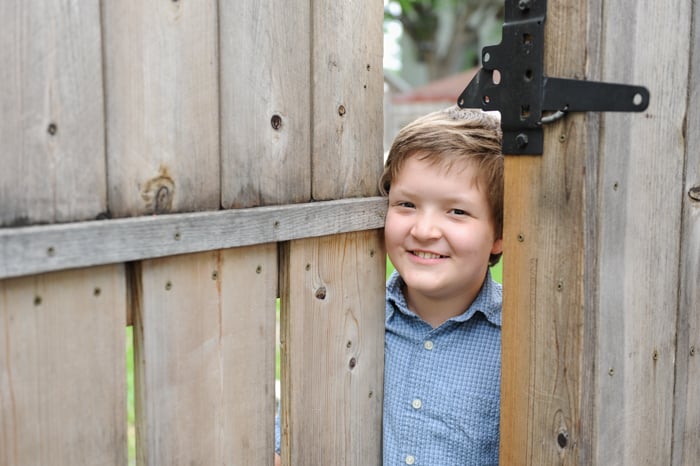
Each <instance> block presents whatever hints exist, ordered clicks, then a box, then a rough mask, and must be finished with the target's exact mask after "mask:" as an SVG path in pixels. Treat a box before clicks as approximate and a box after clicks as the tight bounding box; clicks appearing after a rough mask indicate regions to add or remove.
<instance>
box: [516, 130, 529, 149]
mask: <svg viewBox="0 0 700 466" xmlns="http://www.w3.org/2000/svg"><path fill="white" fill-rule="evenodd" d="M528 142H530V141H529V140H528V138H527V134H524V133H520V134H518V135H517V136H515V143H516V144H517V145H518V147H519V148H521V149H524V148H525V146H527V144H528Z"/></svg>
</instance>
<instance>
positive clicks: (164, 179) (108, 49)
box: [103, 0, 220, 217]
mask: <svg viewBox="0 0 700 466" xmlns="http://www.w3.org/2000/svg"><path fill="white" fill-rule="evenodd" d="M103 25H104V42H105V45H104V49H105V52H104V53H105V71H106V73H105V92H106V99H107V107H106V108H107V118H106V121H107V165H108V185H109V191H108V199H109V209H110V212H111V214H112V215H114V216H117V217H126V216H135V215H143V214H154V213H155V214H159V213H168V212H189V211H198V210H217V209H218V208H219V194H220V193H219V192H220V189H219V104H218V99H219V92H218V77H217V76H218V74H217V73H218V50H217V37H218V36H217V2H216V1H214V0H206V1H202V2H196V3H195V2H184V1H183V2H174V1H169V2H166V1H160V2H140V1H138V0H130V1H125V2H105V3H104V5H103Z"/></svg>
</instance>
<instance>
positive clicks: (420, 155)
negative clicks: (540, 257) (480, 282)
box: [379, 106, 503, 265]
mask: <svg viewBox="0 0 700 466" xmlns="http://www.w3.org/2000/svg"><path fill="white" fill-rule="evenodd" d="M501 138H502V132H501V127H500V120H499V119H498V117H496V116H494V115H493V114H489V113H486V112H483V111H481V110H476V109H460V108H458V107H456V106H455V107H450V108H448V109H445V110H441V111H438V112H433V113H430V114H428V115H425V116H423V117H421V118H418V119H417V120H415V121H413V122H412V123H410V124H408V125H407V126H405V127H404V128H403V129H401V131H399V133H398V135H397V136H396V138H395V139H394V142H393V144H392V146H391V149H390V151H389V156H388V157H387V160H386V164H385V166H384V172H383V173H382V176H381V178H380V181H379V182H380V191H381V193H382V194H383V195H388V194H389V191H390V190H391V185H392V181H393V180H396V179H397V178H398V176H399V173H400V172H401V169H402V168H403V166H404V165H405V163H406V160H408V159H411V158H414V157H415V158H417V159H419V160H423V161H426V162H428V163H429V164H430V165H436V166H439V167H440V168H442V169H445V170H447V171H451V170H463V169H464V168H465V167H468V168H470V169H471V170H469V172H471V173H473V175H474V177H475V179H474V180H472V181H473V182H474V183H475V184H476V186H477V188H478V190H479V191H481V192H482V193H483V194H484V195H485V197H486V200H487V203H488V207H489V210H490V216H491V219H490V220H491V224H492V226H493V230H494V238H496V239H499V238H502V236H503V155H502V152H501V147H502V146H501ZM500 257H501V253H498V254H491V256H490V259H489V265H495V264H496V263H498V261H499V259H500Z"/></svg>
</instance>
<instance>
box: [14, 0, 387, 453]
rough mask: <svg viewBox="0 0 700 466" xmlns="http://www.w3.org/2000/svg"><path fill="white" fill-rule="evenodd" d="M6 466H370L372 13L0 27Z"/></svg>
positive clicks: (204, 12)
mask: <svg viewBox="0 0 700 466" xmlns="http://www.w3.org/2000/svg"><path fill="white" fill-rule="evenodd" d="M0 31H1V32H0V63H2V66H0V81H2V85H0V161H1V162H0V163H1V168H0V226H1V227H3V228H2V229H0V278H1V279H2V280H0V464H2V465H7V466H10V465H11V466H18V465H27V466H28V465H71V466H75V465H91V466H92V465H123V464H126V459H127V458H126V455H127V453H126V452H127V447H126V445H127V443H126V442H127V418H126V416H127V411H126V394H127V393H126V374H125V358H126V357H125V326H126V325H127V323H128V324H129V325H131V324H133V326H134V340H135V364H136V370H135V376H136V382H135V392H136V393H135V398H136V441H137V462H138V464H149V465H156V464H163V465H178V464H180V465H191V464H198V465H214V464H231V465H234V464H240V465H258V464H272V460H273V459H272V455H273V451H274V433H273V432H274V415H275V413H274V406H275V393H274V385H275V384H274V382H275V380H274V378H275V344H276V338H275V312H276V311H275V304H276V303H275V301H276V299H275V298H276V297H277V296H279V297H280V301H281V306H282V312H281V314H282V318H281V320H282V336H281V338H282V346H283V348H284V350H285V351H283V354H284V358H283V359H284V364H283V368H282V377H283V386H284V391H285V397H284V398H283V402H282V407H283V411H284V413H283V414H284V416H283V421H284V422H283V428H284V441H285V445H284V448H283V453H284V457H285V461H286V463H287V464H299V465H300V464H308V465H311V464H340V463H342V464H356V465H367V464H378V463H379V462H380V461H381V459H380V458H381V456H380V455H381V432H380V430H381V402H382V393H383V392H382V370H383V315H384V313H383V308H384V285H383V282H384V264H385V262H384V261H385V254H384V250H383V246H382V242H381V235H380V230H379V229H380V228H381V227H382V226H383V216H384V210H385V202H384V200H383V199H380V198H377V197H372V196H375V195H376V182H377V178H378V175H379V173H380V171H381V164H382V133H381V131H382V109H381V107H382V92H383V89H382V86H383V80H382V5H381V2H377V1H372V2H370V1H365V2H336V1H330V0H328V1H325V0H289V1H284V2H279V1H271V0H236V1H231V2H224V1H216V0H202V1H197V2H193V1H187V0H179V1H178V0H157V1H156V0H152V1H146V2H142V1H140V0H130V1H120V2H112V1H108V2H100V1H98V0H88V1H80V2H75V1H68V0H56V1H40V0H29V1H24V0H22V1H20V0H11V1H3V2H1V3H0Z"/></svg>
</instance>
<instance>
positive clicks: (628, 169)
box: [596, 0, 691, 465]
mask: <svg viewBox="0 0 700 466" xmlns="http://www.w3.org/2000/svg"><path fill="white" fill-rule="evenodd" d="M655 5H656V4H655V3H653V2H651V1H647V0H644V1H634V0H626V1H618V2H612V3H611V2H604V8H603V24H602V27H603V32H602V34H603V35H604V37H605V38H606V39H605V42H604V44H603V64H602V66H603V69H604V73H603V79H605V80H607V81H617V82H630V83H639V84H644V85H646V86H648V87H649V90H650V92H651V96H652V98H651V103H650V106H649V109H648V110H647V111H646V113H645V114H644V115H643V116H642V115H628V114H609V115H605V117H604V133H603V136H602V138H601V148H600V151H601V165H600V184H599V186H600V220H599V222H600V248H601V249H600V254H599V262H598V267H599V269H598V277H599V283H600V284H599V290H600V295H599V300H600V301H599V310H600V313H599V326H598V345H597V347H596V349H597V360H598V371H597V373H596V376H597V379H596V385H597V390H598V400H597V401H598V403H597V405H596V418H597V421H596V422H597V429H598V439H597V440H598V442H597V449H596V460H597V464H625V465H640V464H648V465H660V464H668V463H669V460H670V458H671V446H672V424H673V421H672V415H673V391H674V374H675V371H674V361H675V354H676V348H675V345H676V318H677V311H678V285H679V267H678V264H679V260H680V258H679V250H680V230H679V225H680V224H681V206H682V204H681V202H680V201H681V199H682V196H683V193H682V189H683V183H682V179H683V165H684V163H683V162H684V154H685V142H684V140H683V137H682V131H683V125H684V117H685V114H686V98H687V87H688V82H687V79H688V61H687V60H686V59H681V60H679V59H678V57H679V56H681V57H688V56H689V45H690V44H689V37H690V17H691V2H690V1H687V0H676V1H673V2H669V3H667V4H665V5H664V8H662V9H658V8H656V9H654V10H653V11H654V14H649V12H650V11H652V10H651V9H652V8H655ZM649 38H654V39H653V47H649Z"/></svg>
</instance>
